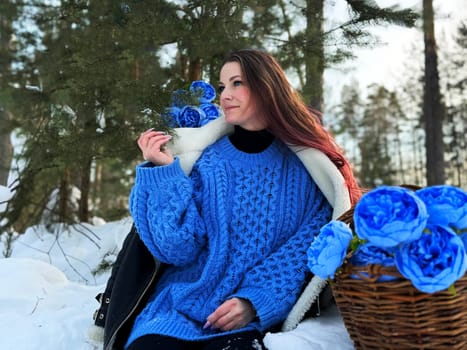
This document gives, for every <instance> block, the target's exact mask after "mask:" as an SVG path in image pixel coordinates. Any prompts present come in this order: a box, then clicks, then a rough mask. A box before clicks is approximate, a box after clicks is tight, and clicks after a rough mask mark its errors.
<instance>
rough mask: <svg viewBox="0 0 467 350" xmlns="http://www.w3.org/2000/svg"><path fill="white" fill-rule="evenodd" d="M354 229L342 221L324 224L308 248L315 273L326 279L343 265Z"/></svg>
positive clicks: (310, 262)
mask: <svg viewBox="0 0 467 350" xmlns="http://www.w3.org/2000/svg"><path fill="white" fill-rule="evenodd" d="M352 236H353V235H352V231H351V230H350V228H349V227H348V226H347V225H346V224H345V223H343V222H342V221H336V220H333V221H331V222H329V223H328V224H326V225H324V226H323V227H322V228H321V230H320V232H319V235H318V236H317V237H316V238H315V240H314V241H313V243H311V245H310V247H309V248H308V250H307V256H308V267H309V268H310V270H311V272H313V273H314V274H315V275H317V276H319V277H321V278H323V279H326V278H328V277H331V278H334V273H335V272H336V270H337V269H338V267H339V266H341V265H342V263H343V261H344V258H345V256H346V254H347V248H348V247H349V244H350V241H351V240H352Z"/></svg>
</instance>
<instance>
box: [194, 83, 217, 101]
mask: <svg viewBox="0 0 467 350" xmlns="http://www.w3.org/2000/svg"><path fill="white" fill-rule="evenodd" d="M190 92H191V93H192V94H194V95H196V96H198V100H199V102H200V103H209V102H212V100H214V97H216V90H215V89H214V87H213V86H212V85H211V84H209V83H206V82H204V81H202V80H195V81H194V82H192V83H191V85H190Z"/></svg>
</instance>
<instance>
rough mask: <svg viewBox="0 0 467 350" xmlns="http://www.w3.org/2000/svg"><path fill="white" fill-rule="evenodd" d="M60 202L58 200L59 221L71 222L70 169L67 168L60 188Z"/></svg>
mask: <svg viewBox="0 0 467 350" xmlns="http://www.w3.org/2000/svg"><path fill="white" fill-rule="evenodd" d="M58 198H59V202H58V213H57V214H58V221H59V222H67V223H69V222H70V213H69V212H70V211H69V205H68V203H69V201H70V169H68V168H65V170H64V171H63V176H62V180H61V183H60V189H59V195H58Z"/></svg>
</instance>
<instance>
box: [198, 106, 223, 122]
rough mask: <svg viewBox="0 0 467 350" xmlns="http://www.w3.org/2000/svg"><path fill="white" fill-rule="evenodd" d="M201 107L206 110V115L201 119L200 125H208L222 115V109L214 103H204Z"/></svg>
mask: <svg viewBox="0 0 467 350" xmlns="http://www.w3.org/2000/svg"><path fill="white" fill-rule="evenodd" d="M199 108H200V109H201V110H202V111H203V112H204V114H205V117H204V118H203V119H201V121H200V124H199V126H203V125H206V124H207V123H209V122H210V121H212V120H214V119H217V118H218V117H219V116H220V109H219V107H218V106H217V105H215V104H214V103H203V104H202V105H200V106H199Z"/></svg>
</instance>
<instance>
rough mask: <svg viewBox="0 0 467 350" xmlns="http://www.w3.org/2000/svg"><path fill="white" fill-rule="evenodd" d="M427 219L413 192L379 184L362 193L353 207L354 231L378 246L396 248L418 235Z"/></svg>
mask: <svg viewBox="0 0 467 350" xmlns="http://www.w3.org/2000/svg"><path fill="white" fill-rule="evenodd" d="M427 220H428V213H427V210H426V207H425V204H424V203H423V202H422V200H421V199H419V198H418V197H417V196H416V195H415V193H414V192H413V191H410V190H408V189H405V188H402V187H396V186H381V187H378V188H376V189H374V190H372V191H370V192H368V193H366V194H365V195H363V196H362V198H361V199H360V201H359V202H358V203H357V205H356V206H355V211H354V225H355V231H356V233H357V235H358V237H360V238H361V239H365V240H368V241H369V242H371V243H373V244H374V245H376V246H379V247H395V246H397V245H398V244H399V243H401V242H410V241H413V240H416V239H418V238H420V236H421V234H422V231H423V229H424V228H425V226H426V223H427Z"/></svg>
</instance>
